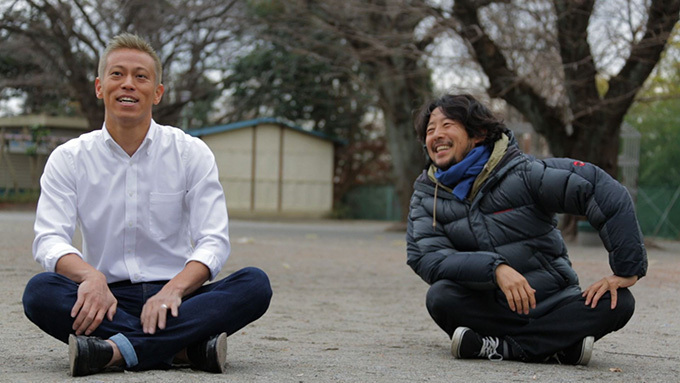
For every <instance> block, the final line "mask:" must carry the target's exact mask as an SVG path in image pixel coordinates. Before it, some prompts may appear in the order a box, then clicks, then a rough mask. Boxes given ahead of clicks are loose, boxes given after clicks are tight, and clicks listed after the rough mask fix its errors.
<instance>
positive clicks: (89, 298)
mask: <svg viewBox="0 0 680 383" xmlns="http://www.w3.org/2000/svg"><path fill="white" fill-rule="evenodd" d="M55 271H56V272H57V273H59V274H61V275H64V276H66V277H67V278H68V279H70V280H72V281H73V282H75V283H77V284H78V297H77V298H76V303H75V304H74V305H73V308H72V309H71V318H75V320H74V321H73V327H72V328H73V330H74V331H75V332H76V334H77V335H81V334H85V335H90V334H92V332H93V331H94V330H96V329H97V327H99V325H100V324H101V323H102V320H104V316H106V317H107V318H108V319H109V320H113V316H114V315H115V314H116V308H117V307H118V301H117V300H116V297H114V296H113V294H112V293H111V290H110V289H109V285H108V284H107V283H106V277H105V276H104V274H102V273H101V272H99V271H97V270H96V269H95V268H94V267H92V266H91V265H89V264H88V263H87V262H85V261H83V260H82V259H81V258H80V257H79V256H78V255H77V254H66V255H64V256H63V257H61V258H59V260H58V261H57V264H56V266H55Z"/></svg>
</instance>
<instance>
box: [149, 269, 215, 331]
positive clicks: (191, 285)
mask: <svg viewBox="0 0 680 383" xmlns="http://www.w3.org/2000/svg"><path fill="white" fill-rule="evenodd" d="M209 277H210V270H209V269H208V267H207V266H205V265H204V264H202V263H200V262H197V261H190V262H188V263H187V264H186V265H185V266H184V269H182V271H180V272H179V274H177V275H175V277H174V278H172V279H171V280H170V281H169V282H168V283H166V284H165V286H163V288H162V289H161V291H159V292H158V294H156V295H154V296H152V297H151V298H149V299H148V300H147V301H146V303H145V304H144V307H142V316H141V318H140V319H141V321H142V329H143V330H144V333H145V334H155V333H156V329H157V328H158V329H160V330H163V329H164V328H165V323H166V321H167V319H168V316H167V315H168V310H170V314H171V315H172V316H173V317H177V316H178V315H179V306H180V305H181V304H182V298H183V297H185V296H187V295H188V294H191V293H192V292H194V291H195V290H196V289H197V288H199V287H200V286H201V285H202V284H203V283H204V282H205V281H207V280H208V278H209Z"/></svg>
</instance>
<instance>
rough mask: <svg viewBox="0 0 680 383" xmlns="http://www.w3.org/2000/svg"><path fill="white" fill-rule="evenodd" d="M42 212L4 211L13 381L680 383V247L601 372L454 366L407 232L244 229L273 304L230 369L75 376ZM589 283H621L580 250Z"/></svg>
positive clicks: (655, 261) (639, 289) (234, 344)
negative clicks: (53, 294) (49, 270)
mask: <svg viewBox="0 0 680 383" xmlns="http://www.w3.org/2000/svg"><path fill="white" fill-rule="evenodd" d="M33 219H34V215H33V213H32V212H31V211H0V237H1V238H2V244H3V246H2V248H0V323H1V324H2V326H1V328H0V355H2V357H1V358H0V381H1V382H62V381H81V382H119V381H120V382H123V381H124V382H194V381H202V382H224V381H229V382H296V383H297V382H453V381H459V382H580V381H589V382H678V381H680V357H679V356H678V350H680V320H678V307H680V298H679V294H678V290H679V288H680V278H678V276H679V275H680V244H679V243H677V242H657V245H658V247H657V246H654V247H652V248H651V249H649V259H650V268H649V273H648V276H647V277H646V278H644V279H642V280H641V281H640V282H639V283H638V284H637V285H636V286H634V287H633V293H634V295H635V297H636V300H637V309H636V313H635V315H634V316H633V318H632V320H631V322H630V323H629V324H628V326H626V327H625V328H624V329H622V330H621V331H619V332H617V333H614V334H610V335H608V336H606V337H605V338H603V339H602V340H600V341H599V342H597V343H596V344H595V350H594V353H593V357H592V359H591V362H590V365H589V366H587V367H582V366H578V367H575V366H561V365H539V364H524V363H519V362H509V361H503V362H489V361H483V360H455V359H453V358H452V357H451V354H450V352H449V346H450V341H449V339H448V337H447V336H446V334H445V333H444V332H443V331H441V330H440V329H439V328H438V327H437V326H436V325H435V323H434V322H433V321H432V320H431V319H430V317H429V315H428V314H427V311H426V309H425V304H424V297H425V292H426V291H427V285H426V284H425V283H424V282H423V281H422V280H421V279H420V278H419V277H418V276H417V275H416V274H414V273H413V271H411V269H410V268H409V267H408V266H407V265H406V263H405V260H406V255H405V254H406V250H405V247H406V243H405V241H404V233H403V232H400V231H393V230H388V229H389V228H390V226H391V224H390V223H384V222H360V221H292V222H266V221H244V220H232V222H231V223H230V227H231V239H232V243H233V251H232V255H231V257H230V259H229V261H228V262H227V264H226V266H225V268H224V270H223V272H222V274H223V275H226V274H227V273H230V272H233V271H235V270H237V269H239V268H241V267H245V266H257V267H260V268H262V269H263V270H265V271H266V272H267V273H268V274H269V276H270V279H271V282H272V287H273V290H274V297H273V300H272V304H271V307H270V309H269V311H268V312H267V313H266V314H265V315H264V317H262V318H261V319H260V320H258V321H257V322H255V323H253V324H251V325H250V326H248V327H246V328H245V329H243V330H242V331H241V332H239V333H237V334H233V335H231V336H230V337H229V340H228V342H229V351H228V353H229V356H228V359H229V371H228V373H226V374H224V375H213V374H208V373H204V372H198V371H192V370H190V369H177V370H171V371H148V372H136V373H134V372H111V373H104V374H98V375H93V376H88V377H82V378H71V377H70V376H69V374H68V357H67V347H66V346H65V345H64V344H61V343H60V342H58V341H56V340H54V339H52V338H50V337H49V336H47V335H44V334H43V333H42V332H41V331H40V330H39V329H38V328H37V327H35V326H34V325H33V324H32V323H30V322H29V321H28V320H27V319H26V318H25V316H24V314H23V309H22V306H21V295H22V293H23V288H24V286H25V284H26V282H27V281H28V279H29V278H30V277H31V276H32V275H34V274H35V273H38V272H40V271H41V268H40V267H39V265H38V264H37V263H35V262H34V261H33V259H32V257H31V241H32V238H33V232H32V224H33ZM570 254H571V258H572V262H573V263H574V267H575V268H576V270H577V271H578V272H579V275H580V278H581V284H582V286H585V285H587V284H590V283H592V282H593V281H595V280H596V279H599V278H600V277H602V276H604V275H606V274H608V273H609V272H610V271H609V268H608V263H607V254H606V252H605V250H604V248H602V247H599V246H598V247H581V246H577V245H575V244H571V245H570Z"/></svg>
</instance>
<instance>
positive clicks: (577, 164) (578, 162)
mask: <svg viewBox="0 0 680 383" xmlns="http://www.w3.org/2000/svg"><path fill="white" fill-rule="evenodd" d="M574 166H578V167H581V166H586V163H585V162H583V161H574Z"/></svg>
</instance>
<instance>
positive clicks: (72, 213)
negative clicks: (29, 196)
mask: <svg viewBox="0 0 680 383" xmlns="http://www.w3.org/2000/svg"><path fill="white" fill-rule="evenodd" d="M74 172H75V169H74V163H73V159H72V157H70V156H69V155H68V153H66V152H65V151H64V150H60V148H57V149H56V150H55V151H54V152H53V153H52V154H51V155H50V157H49V159H48V161H47V164H46V165H45V170H44V172H43V175H42V177H41V178H40V188H41V191H40V198H39V199H38V207H37V210H36V219H35V225H34V231H35V239H34V241H33V258H34V259H35V260H36V261H37V262H38V263H40V264H41V265H42V267H43V268H44V269H45V270H46V271H52V272H53V271H55V268H56V265H57V261H58V260H59V258H61V257H62V256H64V255H66V254H71V253H73V254H77V255H78V256H79V257H81V258H82V254H81V253H80V251H79V250H78V249H76V248H75V247H74V246H73V245H72V239H73V233H74V232H75V229H76V222H77V198H76V190H75V180H74V177H73V174H74Z"/></svg>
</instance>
